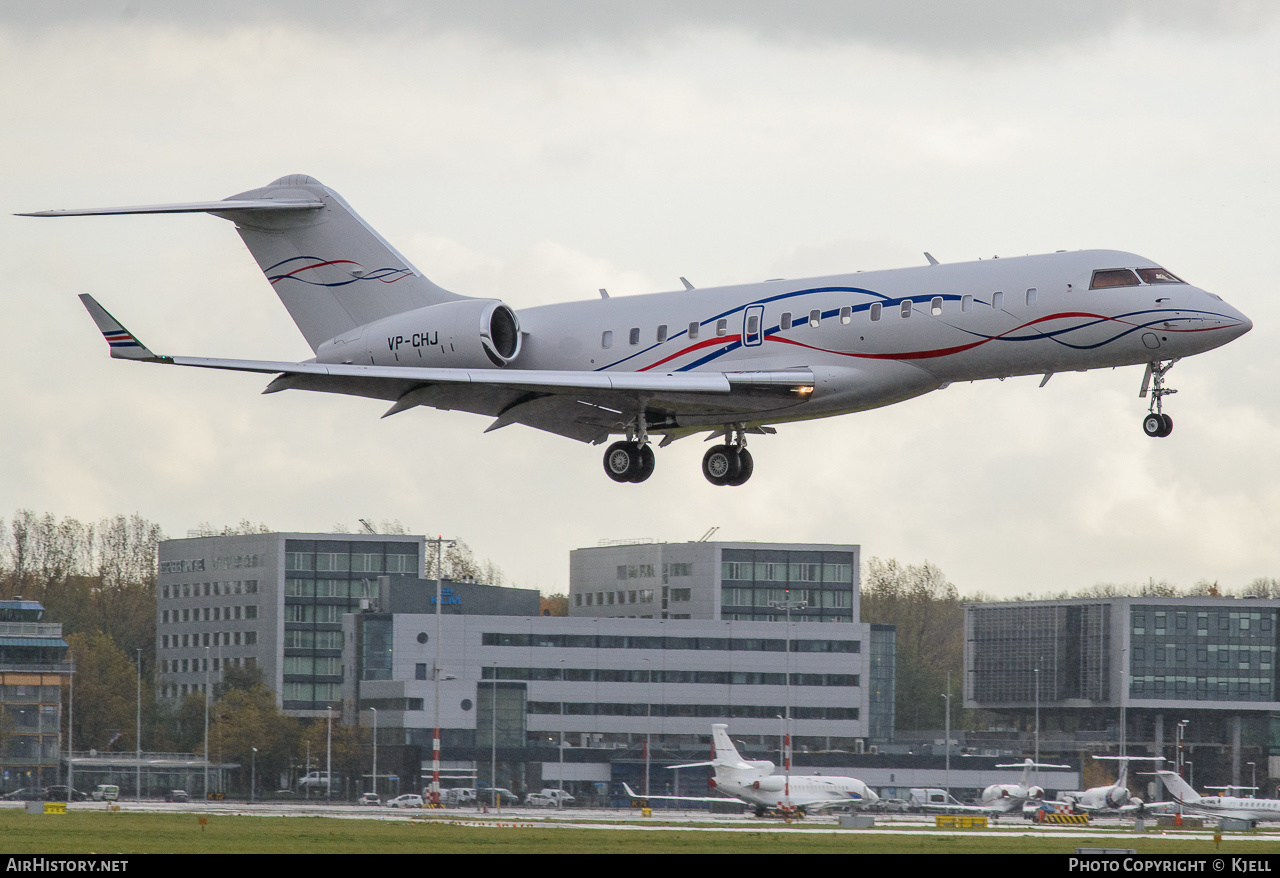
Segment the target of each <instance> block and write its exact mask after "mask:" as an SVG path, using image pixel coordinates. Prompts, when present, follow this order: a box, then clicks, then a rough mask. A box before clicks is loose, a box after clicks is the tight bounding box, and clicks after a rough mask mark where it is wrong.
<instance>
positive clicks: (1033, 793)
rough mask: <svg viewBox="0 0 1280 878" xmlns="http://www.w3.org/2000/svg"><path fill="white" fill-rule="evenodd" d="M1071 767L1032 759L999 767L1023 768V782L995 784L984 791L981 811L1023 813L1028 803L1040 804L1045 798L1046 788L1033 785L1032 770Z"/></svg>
mask: <svg viewBox="0 0 1280 878" xmlns="http://www.w3.org/2000/svg"><path fill="white" fill-rule="evenodd" d="M1070 767H1071V766H1070V765H1054V764H1052V763H1049V762H1036V761H1034V760H1032V759H1026V760H1024V761H1022V762H1013V763H1006V764H1004V765H997V766H996V768H1021V769H1022V780H1021V781H1019V782H1018V783H993V784H991V785H990V786H988V787H987V788H986V789H984V790H983V791H982V798H981V800H980V801H981V804H980V805H979V806H978V807H979V810H982V811H993V812H996V813H1000V814H1007V813H1009V812H1010V811H1013V812H1017V813H1021V812H1022V808H1023V806H1024V805H1026V804H1027V803H1028V802H1033V801H1036V802H1038V801H1039V800H1041V799H1043V798H1044V788H1043V787H1039V786H1036V785H1034V784H1032V783H1031V770H1032V769H1033V768H1070Z"/></svg>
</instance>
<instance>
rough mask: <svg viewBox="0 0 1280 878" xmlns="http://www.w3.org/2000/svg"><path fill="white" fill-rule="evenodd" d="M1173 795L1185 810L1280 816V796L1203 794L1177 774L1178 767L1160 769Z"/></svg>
mask: <svg viewBox="0 0 1280 878" xmlns="http://www.w3.org/2000/svg"><path fill="white" fill-rule="evenodd" d="M1156 774H1158V775H1159V776H1160V779H1161V780H1162V781H1164V785H1165V786H1166V787H1168V788H1169V793H1170V794H1171V795H1172V796H1173V800H1174V802H1180V803H1181V804H1182V808H1183V810H1185V811H1190V812H1191V813H1193V814H1207V815H1209V816H1211V817H1230V818H1234V819H1236V820H1280V799H1244V798H1241V797H1239V796H1202V795H1200V794H1199V793H1197V792H1196V791H1195V790H1194V789H1192V787H1191V784H1189V783H1187V782H1186V781H1185V780H1183V779H1182V778H1181V777H1179V776H1178V773H1177V772H1176V771H1164V770H1161V771H1157V772H1156Z"/></svg>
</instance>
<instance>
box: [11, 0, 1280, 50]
mask: <svg viewBox="0 0 1280 878" xmlns="http://www.w3.org/2000/svg"><path fill="white" fill-rule="evenodd" d="M1278 14H1280V10H1277V8H1276V4H1273V3H1268V2H1264V0H1220V2H1217V3H1204V2H1202V0H1073V2H1040V3H1027V2H1025V0H915V2H889V0H791V2H788V3H781V2H777V0H694V2H689V0H632V2H628V3H602V2H599V0H469V2H456V0H419V2H407V0H373V2H365V3H361V4H352V3H350V2H346V0H277V2H269V3H263V2H259V0H220V2H217V3H201V2H198V3H180V4H178V3H165V2H157V0H115V2H102V0H71V2H61V3H56V4H55V3H51V4H32V3H27V2H24V0H0V23H2V24H3V26H4V27H6V28H9V29H16V30H38V31H42V30H48V29H56V28H59V27H64V26H68V25H72V26H77V25H91V26H92V25H102V26H111V25H128V26H133V27H147V26H172V27H178V28H195V29H200V30H205V31H208V30H219V29H230V28H235V27H245V26H274V27H280V26H285V27H296V28H297V29H299V30H301V31H316V32H325V33H333V32H334V31H335V29H336V30H337V31H339V32H342V31H345V32H347V33H350V34H353V35H357V36H360V37H365V38H367V37H370V36H377V35H380V34H381V35H385V36H386V38H387V40H388V45H389V47H392V46H394V44H395V43H396V42H398V41H403V40H404V39H406V38H418V37H422V36H424V35H429V34H436V33H441V32H459V33H466V34H473V35H476V36H479V37H482V38H489V39H495V40H500V41H504V42H508V43H511V44H513V45H519V46H524V47H530V48H535V49H536V48H547V49H552V50H554V49H562V48H564V47H566V46H572V45H576V44H582V43H588V44H590V43H615V44H633V43H644V42H648V41H652V40H661V39H664V38H668V37H674V36H678V35H681V34H683V33H688V32H691V31H692V32H696V31H730V32H739V33H744V34H748V35H750V36H752V37H754V38H756V39H760V40H762V41H766V42H770V41H778V42H788V43H796V42H808V43H813V44H815V45H824V44H831V43H853V44H863V45H869V46H877V47H882V48H888V49H891V50H894V51H901V52H905V53H914V54H925V55H930V56H944V57H945V56H951V57H982V58H987V59H991V58H999V57H1000V56H1001V55H1006V56H1008V55H1021V54H1023V53H1025V52H1027V51H1039V50H1045V49H1050V48H1055V47H1060V46H1066V45H1072V44H1090V43H1094V42H1096V41H1098V40H1101V39H1105V38H1107V37H1109V36H1111V35H1112V34H1113V33H1114V32H1115V31H1116V30H1117V29H1119V28H1122V27H1126V26H1135V27H1138V28H1144V29H1151V30H1157V31H1190V32H1194V33H1195V34H1197V35H1199V36H1201V37H1205V36H1212V35H1213V34H1215V33H1218V34H1222V35H1230V34H1235V33H1239V32H1242V31H1248V30H1250V29H1253V28H1255V27H1258V26H1260V25H1261V24H1262V23H1264V22H1266V21H1269V20H1272V19H1274V18H1276V16H1277V15H1278Z"/></svg>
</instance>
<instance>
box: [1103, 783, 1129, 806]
mask: <svg viewBox="0 0 1280 878" xmlns="http://www.w3.org/2000/svg"><path fill="white" fill-rule="evenodd" d="M1128 804H1129V791H1128V790H1126V789H1125V788H1124V787H1112V788H1111V789H1109V790H1107V807H1108V808H1122V807H1124V806H1125V805H1128Z"/></svg>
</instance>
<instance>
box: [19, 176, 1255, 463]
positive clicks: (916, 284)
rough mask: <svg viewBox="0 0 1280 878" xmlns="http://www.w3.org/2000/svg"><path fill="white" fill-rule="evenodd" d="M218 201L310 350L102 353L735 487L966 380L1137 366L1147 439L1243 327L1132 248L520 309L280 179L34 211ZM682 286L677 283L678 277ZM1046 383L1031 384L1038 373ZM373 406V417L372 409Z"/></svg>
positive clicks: (1229, 310)
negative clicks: (822, 427) (664, 466)
mask: <svg viewBox="0 0 1280 878" xmlns="http://www.w3.org/2000/svg"><path fill="white" fill-rule="evenodd" d="M145 213H210V214H213V215H214V216H217V217H221V218H223V219H227V220H230V221H231V222H233V223H235V226H236V230H237V231H238V232H239V233H240V237H241V238H242V239H243V240H244V243H245V244H246V245H247V246H248V248H249V251H250V253H252V254H253V257H254V259H256V260H257V262H258V265H259V266H260V267H261V269H262V271H263V273H264V274H265V275H266V277H267V281H268V282H269V283H270V284H271V287H272V288H273V289H274V290H275V292H276V294H277V295H278V296H279V297H280V300H281V302H283V303H284V306H285V308H286V309H288V311H289V314H290V316H291V317H292V318H293V320H294V322H295V323H296V324H297V325H298V328H299V329H300V330H301V331H302V334H303V336H304V337H305V338H306V340H307V343H308V344H309V345H310V346H311V349H312V350H313V351H314V352H315V356H314V357H313V358H312V359H308V360H305V361H303V362H300V363H293V362H280V361H269V360H229V359H210V358H204V357H183V356H165V355H159V354H154V353H152V352H151V350H150V349H149V348H147V347H146V346H145V345H143V344H142V343H141V342H140V341H139V340H138V339H137V338H136V337H134V336H133V335H132V334H130V333H129V332H128V330H126V329H125V328H124V327H123V326H122V325H121V324H120V323H119V322H117V321H116V320H115V318H113V317H112V316H111V315H110V314H109V313H107V311H106V310H105V309H104V308H103V307H102V306H101V305H99V304H98V303H97V302H96V301H95V300H94V299H93V298H92V297H91V296H88V295H83V296H81V299H82V300H83V302H84V304H85V306H86V307H87V308H88V310H89V313H90V315H91V316H92V317H93V319H94V321H95V323H97V325H98V328H99V329H100V330H101V331H102V333H103V335H104V336H106V339H107V343H108V344H109V345H110V349H111V356H113V357H119V358H124V359H129V360H142V361H144V362H151V363H167V364H173V365H179V366H199V367H203V368H209V369H231V370H238V371H247V372H261V373H264V374H268V375H273V376H275V377H274V378H273V379H272V380H271V383H270V384H268V385H267V388H266V390H265V392H267V393H274V392H276V391H279V390H316V391H323V392H327V393H342V394H350V395H354V396H365V397H370V398H374V399H381V400H385V401H387V402H390V403H391V407H390V408H389V409H388V410H387V412H386V414H387V415H392V414H396V413H398V412H402V411H405V410H406V409H410V408H414V407H415V406H428V407H432V408H438V409H458V410H462V411H468V412H474V413H476V414H480V415H486V416H488V417H490V418H492V419H493V420H492V423H491V424H490V425H489V428H488V429H489V430H495V429H498V428H499V427H505V426H507V425H510V424H525V425H527V426H530V427H535V428H537V429H540V430H546V431H548V432H551V433H555V434H558V435H561V436H567V437H569V438H572V439H578V440H580V441H583V442H590V443H594V444H603V443H605V442H607V441H609V439H610V438H611V437H621V438H620V441H616V442H614V443H613V444H611V445H610V446H609V448H608V450H607V451H606V452H605V456H604V469H605V472H606V473H607V474H608V475H609V477H610V478H612V479H614V480H615V481H618V482H643V481H644V480H645V479H647V478H649V476H650V475H651V474H652V473H653V469H654V451H653V444H654V440H655V439H656V438H657V437H661V441H660V443H659V444H660V446H666V445H668V444H669V443H671V442H673V441H675V440H676V439H680V438H683V437H685V436H689V435H692V434H695V433H708V434H710V438H714V439H719V440H720V442H719V444H716V445H713V446H712V447H711V448H710V450H708V451H707V453H706V455H705V456H704V457H703V461H702V470H703V474H704V475H705V476H706V478H707V479H708V480H709V481H711V482H712V483H713V484H716V485H741V484H743V483H744V482H746V481H747V479H748V478H750V476H751V473H752V469H753V462H752V457H751V454H750V452H749V451H747V437H748V436H756V435H760V434H770V433H773V432H775V425H777V424H782V423H786V422H789V421H802V420H808V419H812V418H826V417H831V416H832V415H842V414H848V413H850V412H858V411H864V410H867V409H872V408H878V407H880V406H885V405H890V404H891V403H896V402H901V401H903V400H906V399H911V398H912V397H916V396H920V395H922V394H925V393H928V392H929V391H931V390H937V389H939V388H942V387H946V386H947V385H948V384H951V383H953V382H957V381H973V380H977V379H983V378H1007V377H1010V376H1014V375H1043V376H1044V381H1048V380H1049V377H1050V376H1052V375H1053V374H1054V373H1056V372H1065V371H1083V370H1087V369H1101V368H1110V367H1116V366H1145V367H1146V371H1145V374H1144V376H1143V378H1142V384H1141V391H1140V394H1139V395H1140V396H1142V397H1148V396H1149V397H1150V404H1149V410H1148V413H1147V414H1146V416H1145V417H1144V418H1143V420H1142V429H1143V430H1144V431H1145V432H1146V434H1147V435H1148V436H1152V437H1164V436H1168V435H1169V433H1170V432H1171V431H1172V429H1173V420H1172V418H1170V417H1169V415H1168V414H1166V413H1165V412H1164V405H1163V403H1164V398H1165V396H1166V395H1168V394H1171V393H1174V392H1175V391H1174V390H1173V389H1171V388H1169V387H1166V386H1165V377H1166V374H1167V373H1168V371H1169V369H1170V368H1171V367H1172V366H1173V364H1174V363H1176V362H1177V361H1178V360H1179V359H1181V358H1183V357H1186V356H1189V355H1191V354H1199V353H1203V352H1204V351H1208V350H1212V349H1213V348H1216V347H1219V346H1220V345H1223V344H1225V343H1227V342H1228V341H1231V340H1232V339H1235V338H1238V337H1239V336H1241V335H1243V334H1244V333H1246V332H1248V331H1249V329H1250V328H1251V327H1252V325H1253V324H1252V323H1251V322H1250V321H1249V319H1248V318H1247V317H1245V315H1244V314H1242V313H1241V312H1240V311H1238V310H1236V309H1235V308H1233V307H1231V306H1230V305H1228V304H1227V303H1226V302H1224V301H1223V300H1222V299H1221V298H1220V297H1219V296H1217V295H1215V294H1214V293H1211V292H1208V291H1206V290H1203V289H1200V288H1199V287H1196V286H1193V285H1192V284H1189V283H1186V282H1185V281H1183V280H1182V279H1181V278H1179V277H1178V276H1177V275H1175V274H1173V273H1172V272H1171V271H1169V270H1167V269H1165V268H1163V267H1162V266H1160V265H1159V264H1157V263H1155V262H1152V261H1151V260H1149V259H1144V258H1143V257H1141V256H1136V255H1134V254H1132V253H1123V252H1118V251H1112V250H1084V251H1074V252H1058V253H1049V254H1044V255H1039V256H1021V257H1015V258H1005V259H988V260H979V261H977V262H962V263H947V264H939V263H938V261H937V260H935V259H934V258H933V257H932V256H928V254H926V256H928V262H929V264H928V265H921V266H918V267H913V268H902V269H895V270H888V271H865V272H857V273H854V274H844V275H833V276H830V277H819V278H809V279H804V280H781V279H780V280H769V281H765V282H763V283H752V284H739V285H733V286H722V287H712V288H699V289H695V288H694V287H693V286H692V285H691V284H689V282H688V281H684V287H685V288H684V289H681V290H675V291H672V292H662V293H651V294H647V295H636V296H625V297H615V298H609V297H608V295H607V294H606V293H604V291H603V290H602V291H601V298H599V299H592V300H588V301H579V302H566V303H563V304H556V305H546V306H541V307H531V308H523V309H520V310H517V309H516V308H513V307H512V306H511V305H510V304H508V303H506V302H503V301H501V300H498V299H477V298H468V297H466V296H461V295H458V294H456V293H452V292H449V291H447V290H445V289H443V288H441V287H439V286H437V285H436V284H434V283H432V282H431V281H430V280H428V279H427V278H426V276H424V275H423V274H422V272H420V271H419V270H418V269H417V268H415V267H414V266H413V265H412V264H411V263H410V262H409V261H408V260H407V259H405V258H404V257H403V256H402V255H400V253H399V252H398V251H396V249H395V248H394V247H392V246H391V245H390V244H388V243H387V242H386V241H384V240H383V239H382V237H381V236H379V235H378V233H377V232H375V231H374V230H373V229H372V228H371V227H370V226H369V225H368V224H366V223H365V222H364V220H362V219H361V218H360V217H359V216H357V215H356V213H355V212H354V211H353V210H352V209H351V208H350V207H349V206H348V205H347V203H346V202H345V201H344V200H343V199H342V198H341V197H340V196H339V195H338V194H337V193H336V192H334V191H333V190H331V189H329V188H328V187H327V186H324V185H322V184H321V183H319V182H318V181H316V180H314V179H312V178H311V177H306V176H301V175H294V176H288V177H282V178H280V179H279V180H276V181H275V182H273V183H271V184H270V185H268V186H265V187H263V188H261V189H254V190H251V191H248V192H243V193H241V194H239V195H233V196H231V197H230V198H227V199H224V200H222V201H205V202H197V203H192V204H156V205H145V206H140V207H116V208H96V209H80V210H51V211H42V212H40V213H34V214H24V215H25V216H89V215H103V214H145ZM682 281H683V278H682ZM1042 383H1043V382H1042ZM384 417H385V415H384Z"/></svg>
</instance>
